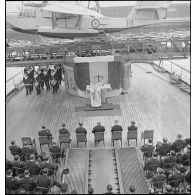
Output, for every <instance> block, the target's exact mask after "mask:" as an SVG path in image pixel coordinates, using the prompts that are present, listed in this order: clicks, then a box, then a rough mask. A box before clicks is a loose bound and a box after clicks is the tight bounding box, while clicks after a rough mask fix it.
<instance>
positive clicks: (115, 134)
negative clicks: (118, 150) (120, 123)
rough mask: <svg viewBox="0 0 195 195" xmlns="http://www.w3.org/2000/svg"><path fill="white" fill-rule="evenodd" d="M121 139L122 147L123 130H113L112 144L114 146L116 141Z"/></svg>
mask: <svg viewBox="0 0 195 195" xmlns="http://www.w3.org/2000/svg"><path fill="white" fill-rule="evenodd" d="M115 140H116V141H118V140H120V141H121V147H122V131H113V132H112V145H113V146H114V141H115Z"/></svg>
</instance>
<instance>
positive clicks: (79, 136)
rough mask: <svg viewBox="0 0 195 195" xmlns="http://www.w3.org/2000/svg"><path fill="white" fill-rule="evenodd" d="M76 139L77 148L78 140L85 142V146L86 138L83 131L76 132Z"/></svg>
mask: <svg viewBox="0 0 195 195" xmlns="http://www.w3.org/2000/svg"><path fill="white" fill-rule="evenodd" d="M76 139H77V148H78V143H79V142H85V147H86V143H87V138H86V135H85V133H76Z"/></svg>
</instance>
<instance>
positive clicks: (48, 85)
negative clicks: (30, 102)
mask: <svg viewBox="0 0 195 195" xmlns="http://www.w3.org/2000/svg"><path fill="white" fill-rule="evenodd" d="M50 78H51V70H50V69H49V70H48V71H47V70H46V69H45V70H44V77H43V79H44V82H45V86H46V88H47V91H50V83H49V80H50Z"/></svg>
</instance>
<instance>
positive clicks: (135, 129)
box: [127, 121, 137, 131]
mask: <svg viewBox="0 0 195 195" xmlns="http://www.w3.org/2000/svg"><path fill="white" fill-rule="evenodd" d="M127 129H128V131H137V127H136V126H135V121H131V126H129V127H127Z"/></svg>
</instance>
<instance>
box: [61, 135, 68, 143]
mask: <svg viewBox="0 0 195 195" xmlns="http://www.w3.org/2000/svg"><path fill="white" fill-rule="evenodd" d="M59 142H60V143H69V142H70V135H69V134H63V135H59Z"/></svg>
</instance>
